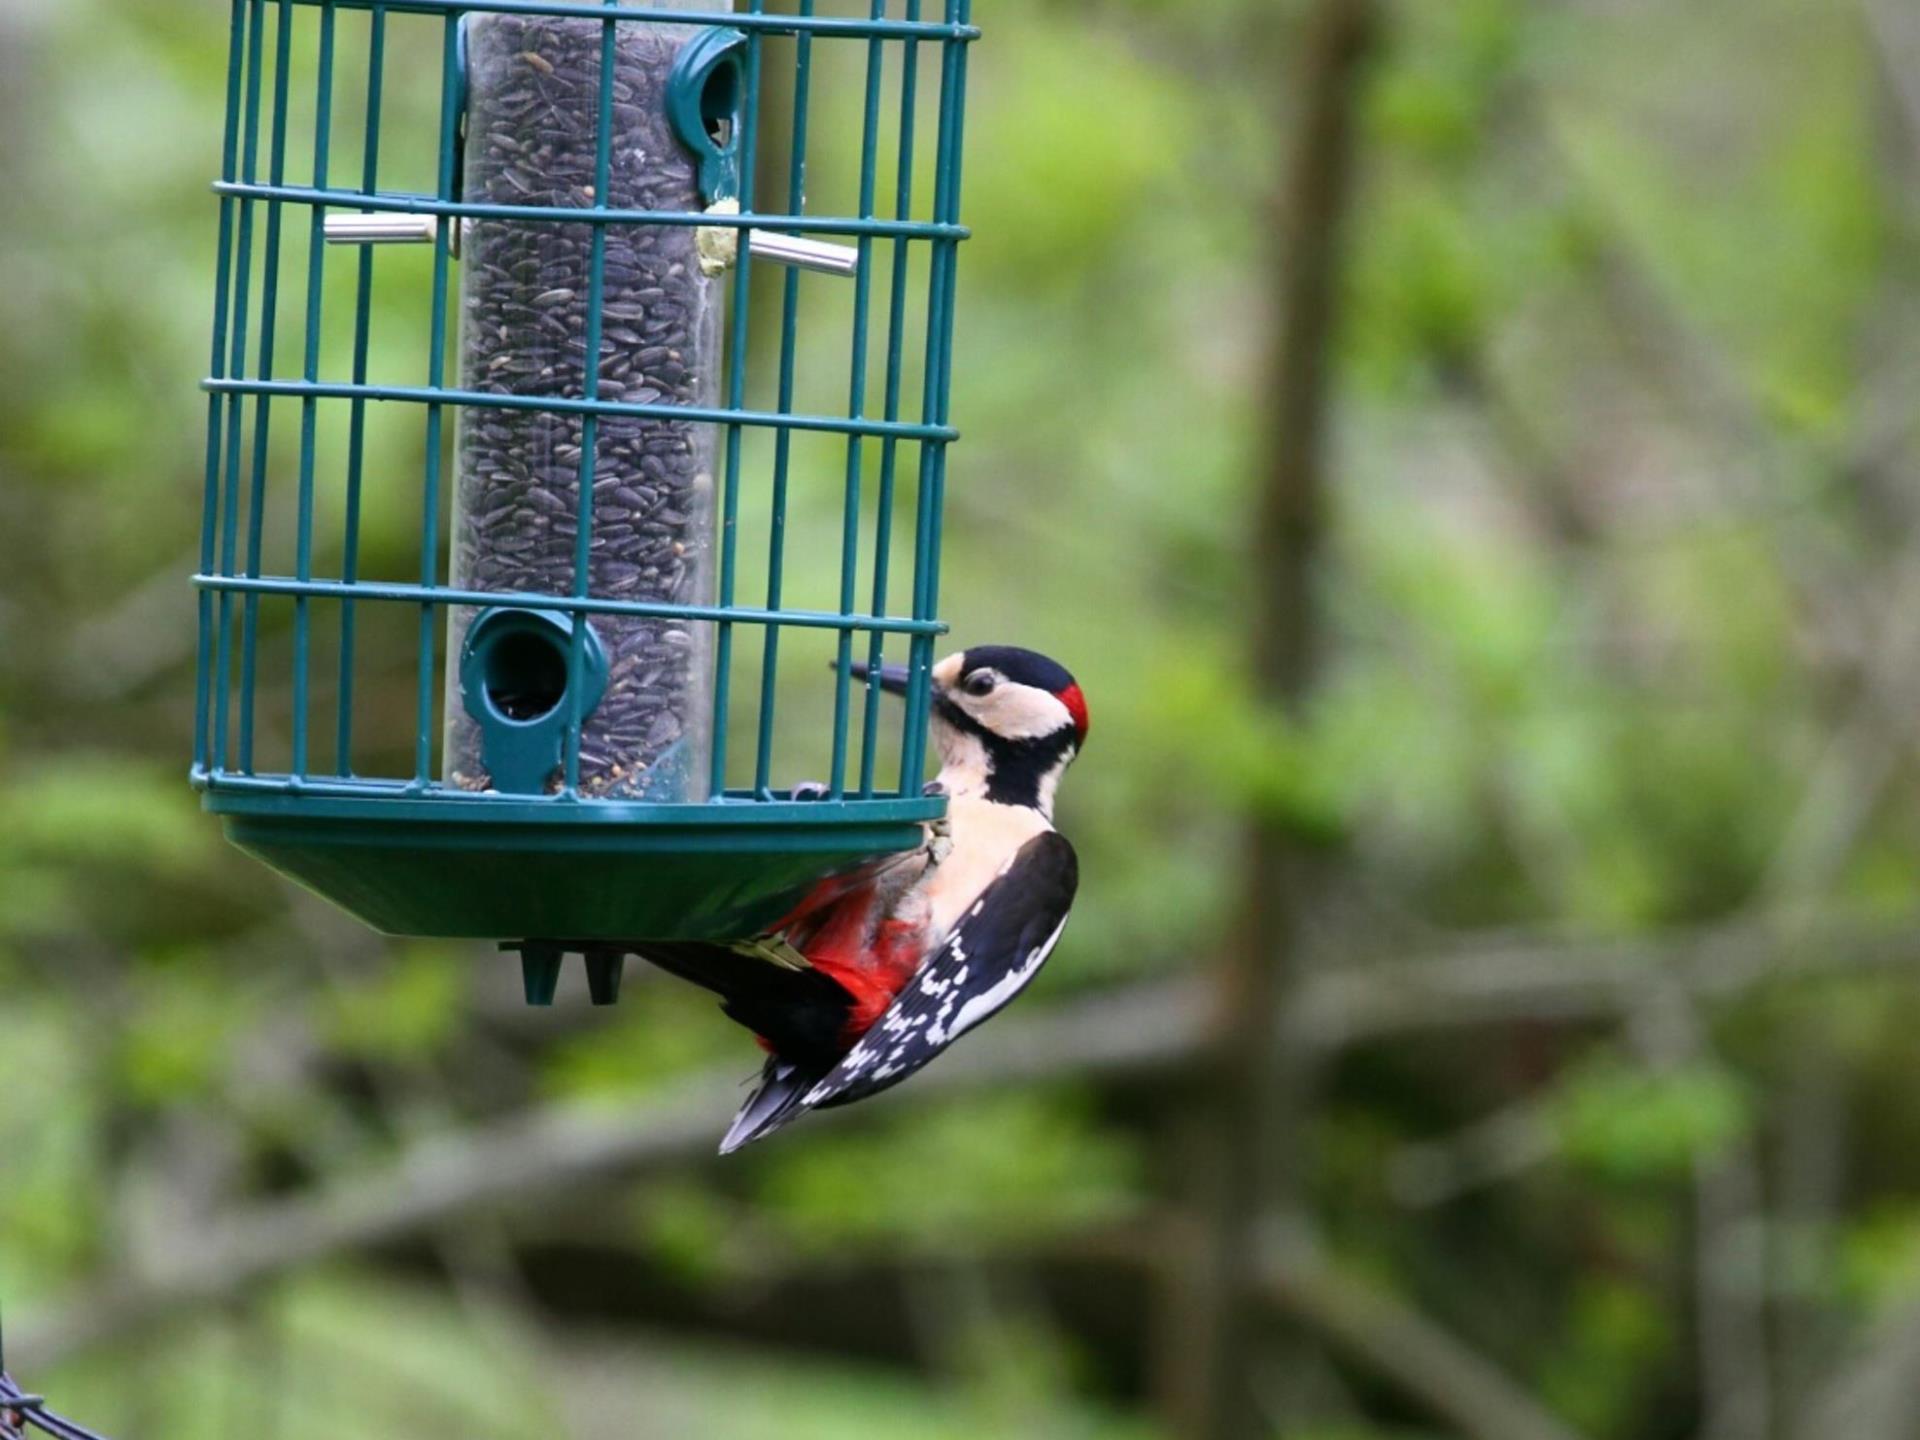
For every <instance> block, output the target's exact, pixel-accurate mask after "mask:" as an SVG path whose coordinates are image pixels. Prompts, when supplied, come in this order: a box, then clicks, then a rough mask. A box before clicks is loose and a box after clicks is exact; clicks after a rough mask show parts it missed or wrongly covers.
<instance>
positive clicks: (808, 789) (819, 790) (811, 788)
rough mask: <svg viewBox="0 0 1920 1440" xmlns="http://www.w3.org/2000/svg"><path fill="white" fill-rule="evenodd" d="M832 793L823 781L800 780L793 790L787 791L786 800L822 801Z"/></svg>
mask: <svg viewBox="0 0 1920 1440" xmlns="http://www.w3.org/2000/svg"><path fill="white" fill-rule="evenodd" d="M832 793H833V790H832V788H831V787H830V786H828V785H827V784H825V783H824V782H823V781H819V780H802V781H801V782H800V783H799V784H798V785H796V786H794V787H793V789H791V790H790V791H788V792H787V795H788V798H789V799H792V800H804V801H811V800H824V799H826V798H827V797H828V796H829V795H831V794H832Z"/></svg>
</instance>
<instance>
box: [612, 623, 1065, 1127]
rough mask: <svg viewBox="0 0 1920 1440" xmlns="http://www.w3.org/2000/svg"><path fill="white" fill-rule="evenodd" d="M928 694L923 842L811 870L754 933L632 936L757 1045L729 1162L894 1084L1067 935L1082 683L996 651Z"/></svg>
mask: <svg viewBox="0 0 1920 1440" xmlns="http://www.w3.org/2000/svg"><path fill="white" fill-rule="evenodd" d="M856 671H857V673H858V674H859V675H860V676H861V678H863V679H865V678H867V673H868V672H867V670H866V668H865V667H864V666H861V667H856ZM879 683H880V684H881V686H882V687H883V688H885V689H886V690H888V691H890V692H893V693H895V694H904V693H905V692H906V689H907V671H906V669H905V668H904V667H892V666H887V667H883V668H882V669H881V671H880V676H879ZM932 703H933V714H932V735H933V739H934V743H935V745H936V747H937V749H938V752H939V755H940V760H941V769H940V775H939V778H938V779H937V780H935V781H934V782H933V784H932V785H931V786H929V787H928V789H929V792H932V793H944V794H945V795H946V797H947V802H948V808H947V820H946V822H945V823H944V824H943V825H941V826H938V827H930V831H929V836H928V843H927V844H926V845H925V846H924V847H922V848H921V849H919V850H917V851H914V852H911V853H910V854H908V855H907V856H905V857H903V858H901V859H900V860H897V861H894V862H892V863H889V864H887V865H885V866H884V867H883V868H881V869H879V870H877V871H867V872H864V873H861V874H858V875H855V876H851V877H840V878H836V879H829V880H825V881H822V882H821V883H820V884H819V885H817V886H816V887H815V888H814V891H813V892H812V893H811V894H810V895H809V896H808V897H807V898H806V900H804V901H803V902H802V903H801V904H800V905H799V906H798V907H797V908H796V909H795V910H794V911H793V913H792V914H791V915H789V916H788V917H787V918H786V919H785V920H783V921H782V922H781V923H780V924H779V925H778V926H776V927H775V928H774V929H773V930H772V931H771V932H770V933H768V934H766V935H762V936H759V937H756V938H754V939H752V940H748V941H744V942H742V943H740V944H737V945H706V944H684V943H660V944H649V945H644V946H641V947H639V951H640V954H641V955H642V957H643V958H645V959H647V960H650V961H652V962H653V963H654V964H656V965H658V966H660V967H661V968H662V969H665V970H668V971H671V972H672V973H674V974H676V975H679V976H681V977H682V978H684V979H687V980H691V981H693V982H694V983H695V984H697V985H703V986H705V987H706V988H707V989H709V990H713V991H715V992H716V993H718V994H719V995H720V997H721V999H722V1001H723V1005H722V1008H723V1010H724V1011H725V1012H726V1014H727V1015H729V1016H730V1017H731V1018H733V1019H734V1020H737V1021H738V1022H739V1023H741V1024H742V1025H745V1026H746V1027H747V1028H749V1029H750V1030H752V1031H753V1032H754V1033H755V1034H756V1035H757V1036H758V1037H759V1039H760V1043H761V1045H762V1047H763V1048H764V1049H765V1050H766V1051H767V1060H766V1064H765V1066H764V1067H763V1069H762V1072H761V1076H760V1083H759V1085H758V1087H757V1088H756V1089H755V1090H754V1093H753V1095H752V1096H751V1097H750V1098H749V1099H748V1100H747V1102H746V1104H745V1105H743V1106H742V1107H741V1109H740V1113H739V1115H738V1116H737V1117H735V1119H734V1122H733V1126H732V1128H731V1129H730V1130H728V1131H727V1134H726V1138H725V1139H723V1140H722V1141H721V1142H720V1153H721V1154H723V1155H725V1154H730V1153H731V1152H733V1151H735V1150H737V1149H739V1148H740V1147H741V1146H742V1145H746V1144H748V1143H750V1142H751V1141H754V1140H758V1139H760V1138H762V1137H763V1136H766V1135H769V1134H771V1133H773V1132H774V1131H775V1130H778V1129H779V1128H780V1127H781V1126H783V1125H785V1124H787V1123H788V1122H789V1121H791V1120H795V1119H797V1118H799V1117H800V1116H801V1115H803V1114H805V1113H806V1112H807V1111H809V1110H821V1109H827V1108H829V1107H831V1106H836V1105H847V1104H851V1103H852V1102H853V1101H855V1100H864V1099H866V1097H867V1096H869V1095H874V1094H878V1093H879V1092H880V1091H882V1090H885V1089H887V1088H888V1087H890V1086H893V1085H897V1084H899V1083H900V1081H902V1080H904V1079H906V1078H907V1077H908V1076H909V1075H911V1074H913V1073H914V1072H915V1071H916V1070H918V1069H920V1067H921V1066H923V1065H925V1064H926V1063H927V1062H928V1061H929V1060H931V1059H933V1057H934V1056H936V1055H938V1054H939V1053H940V1052H941V1051H942V1050H944V1049H946V1048H947V1046H949V1045H951V1044H952V1043H953V1042H954V1041H955V1040H957V1039H959V1038H960V1036H962V1035H964V1034H965V1033H966V1032H967V1031H969V1030H971V1029H973V1028H974V1026H976V1025H978V1024H980V1022H981V1021H983V1020H985V1019H987V1018H988V1017H989V1016H991V1015H994V1014H996V1013H997V1012H998V1011H999V1010H1000V1009H1001V1008H1002V1007H1003V1006H1005V1005H1006V1004H1007V1002H1008V1001H1010V1000H1012V999H1013V997H1014V996H1015V995H1018V994H1019V993H1020V991H1021V990H1023V989H1024V988H1026V985H1027V983H1028V982H1029V981H1030V980H1032V979H1033V977H1034V976H1035V974H1037V973H1038V972H1039V969H1040V966H1041V965H1042V964H1043V963H1044V962H1045V960H1046V958H1047V956H1048V955H1049V954H1050V953H1051V952H1052V950H1053V947H1054V945H1055V943H1056V942H1058V940H1059V939H1060V932H1061V931H1062V930H1064V929H1065V928H1066V924H1067V911H1068V909H1069V908H1070V907H1071V906H1072V904H1073V896H1074V890H1075V888H1076V886H1077V885H1078V883H1079V862H1078V860H1077V859H1076V858H1075V856H1074V852H1073V847H1072V846H1071V845H1069V844H1068V843H1067V841H1066V838H1065V837H1064V836H1062V835H1061V834H1060V833H1059V831H1057V830H1055V829H1054V828H1053V801H1054V795H1055V793H1056V791H1057V790H1058V788H1059V785H1060V777H1061V776H1062V775H1064V774H1065V773H1066V770H1067V767H1068V766H1069V765H1071V764H1072V763H1073V760H1074V757H1075V756H1076V755H1078V754H1079V753H1080V750H1081V748H1082V747H1083V746H1084V745H1085V744H1086V739H1087V703H1086V700H1085V699H1084V698H1083V697H1082V695H1081V693H1080V687H1079V686H1078V685H1077V684H1075V683H1074V679H1073V676H1071V675H1069V674H1068V673H1067V672H1066V670H1064V669H1063V668H1062V667H1060V666H1059V665H1057V664H1055V663H1054V662H1053V661H1051V660H1049V659H1047V658H1046V657H1045V656H1043V655H1036V654H1034V653H1033V652H1032V651H1031V650H1017V649H1013V648H1011V647H1008V646H998V645H994V646H985V647H982V648H979V649H974V650H967V651H964V652H962V653H961V654H958V655H950V656H948V657H947V658H946V659H945V660H942V661H941V662H940V663H939V664H938V665H936V666H934V667H933V673H932Z"/></svg>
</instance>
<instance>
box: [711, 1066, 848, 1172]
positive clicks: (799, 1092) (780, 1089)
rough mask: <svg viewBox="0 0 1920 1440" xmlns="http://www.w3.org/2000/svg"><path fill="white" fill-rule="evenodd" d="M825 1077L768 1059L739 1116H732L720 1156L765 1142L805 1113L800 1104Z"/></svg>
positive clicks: (816, 1072)
mask: <svg viewBox="0 0 1920 1440" xmlns="http://www.w3.org/2000/svg"><path fill="white" fill-rule="evenodd" d="M825 1073H826V1072H825V1071H823V1070H803V1069H801V1068H800V1067H799V1066H798V1065H794V1064H791V1063H789V1062H787V1061H785V1060H781V1059H779V1058H778V1057H769V1058H768V1060H767V1063H766V1066H765V1068H764V1069H762V1070H761V1072H760V1084H759V1087H758V1088H757V1089H755V1091H754V1092H753V1094H752V1095H751V1096H750V1097H749V1098H748V1100H747V1103H746V1104H744V1105H742V1106H741V1107H740V1113H739V1114H738V1115H736V1116H734V1118H733V1124H732V1126H731V1127H729V1128H728V1130H727V1133H726V1135H725V1137H724V1138H723V1139H722V1140H721V1141H720V1153H721V1154H722V1155H731V1154H732V1153H733V1152H734V1151H736V1150H738V1149H739V1148H740V1147H741V1146H743V1145H751V1144H752V1143H753V1142H754V1141H756V1140H761V1139H764V1138H766V1137H767V1136H768V1135H771V1134H772V1133H773V1132H774V1131H776V1130H778V1129H779V1128H780V1127H781V1126H782V1125H785V1124H786V1123H787V1122H788V1121H789V1120H793V1119H795V1118H797V1117H798V1116H800V1115H802V1114H804V1113H806V1107H805V1106H804V1105H803V1104H802V1103H801V1102H802V1101H803V1100H804V1099H805V1098H806V1094H807V1092H808V1091H809V1090H811V1089H812V1088H813V1087H814V1086H815V1085H816V1084H817V1083H819V1080H820V1077H821V1076H822V1075H823V1074H825Z"/></svg>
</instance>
